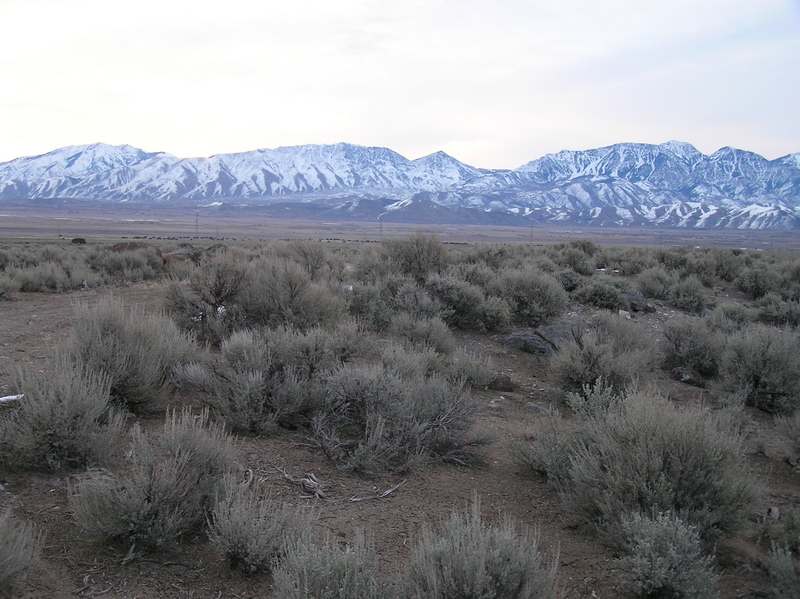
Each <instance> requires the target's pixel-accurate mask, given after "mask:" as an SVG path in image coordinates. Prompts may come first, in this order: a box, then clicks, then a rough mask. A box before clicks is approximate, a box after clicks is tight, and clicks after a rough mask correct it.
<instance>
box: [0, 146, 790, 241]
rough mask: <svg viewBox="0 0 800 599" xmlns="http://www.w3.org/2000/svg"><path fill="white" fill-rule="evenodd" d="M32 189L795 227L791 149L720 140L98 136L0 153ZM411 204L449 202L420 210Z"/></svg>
mask: <svg viewBox="0 0 800 599" xmlns="http://www.w3.org/2000/svg"><path fill="white" fill-rule="evenodd" d="M35 198H66V199H79V200H93V201H104V202H121V201H124V202H141V203H165V202H168V203H184V202H188V203H199V202H205V203H208V202H211V201H221V202H228V203H233V204H269V203H274V202H276V201H280V202H281V203H288V204H287V205H290V204H291V203H292V202H303V203H306V202H322V203H324V204H326V205H332V206H334V205H336V204H337V202H338V203H339V204H343V203H345V202H353V201H358V200H378V201H380V202H383V203H384V205H385V206H389V205H392V204H396V207H395V208H394V209H392V210H389V212H392V218H393V219H395V218H403V215H404V214H405V215H407V216H408V218H409V219H411V222H417V221H416V220H414V219H424V218H425V217H424V215H425V214H434V213H435V214H437V215H439V216H437V217H436V218H447V215H448V214H455V211H457V210H459V209H461V210H462V214H463V210H472V211H476V213H483V214H485V215H486V216H487V222H492V223H496V222H497V220H498V218H499V217H498V214H499V213H504V214H506V215H508V216H509V217H513V218H511V219H510V220H511V221H513V222H517V221H518V219H526V220H527V221H531V222H574V223H576V224H581V223H583V224H603V225H621V226H624V225H637V226H641V225H666V226H677V227H697V228H755V229H758V228H784V229H785V228H789V229H795V228H800V153H795V154H787V155H786V156H782V157H780V158H777V159H774V160H768V159H766V158H764V157H762V156H760V155H758V154H756V153H753V152H749V151H746V150H740V149H736V148H732V147H724V148H720V149H719V150H717V151H716V152H714V153H712V154H710V155H706V154H703V153H701V152H700V151H698V150H697V149H696V148H694V147H693V146H692V145H691V144H688V143H686V142H680V141H669V142H666V143H663V144H658V145H655V144H641V143H620V144H614V145H611V146H605V147H602V148H595V149H590V150H581V151H576V150H562V151H561V152H558V153H555V154H547V155H545V156H542V157H540V158H537V159H535V160H532V161H529V162H527V163H525V164H523V165H521V166H520V167H518V168H516V169H511V170H506V169H483V168H478V167H474V166H471V165H468V164H465V163H463V162H460V161H459V160H457V159H455V158H453V157H452V156H450V155H448V154H446V153H444V152H441V151H440V152H434V153H433V154H429V155H427V156H423V157H421V158H417V159H414V160H409V159H407V158H405V157H404V156H402V155H400V154H398V153H397V152H394V151H393V150H391V149H388V148H382V147H365V146H359V145H354V144H347V143H338V144H326V145H311V144H308V145H301V146H283V147H279V148H275V149H259V150H253V151H250V152H240V153H235V154H216V155H214V156H211V157H208V158H178V157H175V156H173V155H171V154H168V153H166V152H146V151H144V150H141V149H138V148H134V147H132V146H129V145H121V146H111V145H107V144H101V143H98V144H88V145H83V146H67V147H65V148H59V149H57V150H53V151H52V152H48V153H46V154H42V155H39V156H30V157H22V158H17V159H14V160H11V161H8V162H5V163H0V201H2V200H9V199H13V200H24V199H35ZM419 202H430V203H432V204H435V205H436V206H440V207H442V208H446V209H448V210H445V211H437V210H436V209H433V208H432V207H430V206H428V204H425V206H428V207H427V208H426V209H424V210H423V209H422V207H421V205H419ZM339 212H340V213H341V214H342V215H343V216H347V214H355V213H357V212H358V211H352V210H351V211H350V212H348V211H347V210H346V209H342V210H340V211H339ZM368 212H369V213H370V215H371V216H370V218H371V217H372V212H371V211H368ZM352 218H355V217H352ZM452 218H456V217H455V216H453V217H452ZM458 218H461V217H458ZM470 219H472V220H475V219H478V220H480V219H479V218H478V217H476V216H474V215H471V216H470ZM419 222H424V220H420V221H419Z"/></svg>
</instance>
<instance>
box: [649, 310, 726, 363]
mask: <svg viewBox="0 0 800 599" xmlns="http://www.w3.org/2000/svg"><path fill="white" fill-rule="evenodd" d="M724 343H725V341H724V338H723V337H722V336H721V335H720V334H719V333H714V332H713V331H711V330H709V329H708V328H707V327H706V326H704V323H703V321H700V320H698V319H696V318H690V317H682V318H676V319H674V320H670V321H668V322H666V323H665V324H664V343H663V344H662V347H663V350H664V365H665V367H666V368H668V369H669V368H674V367H676V366H683V367H685V368H691V369H692V370H695V371H697V372H698V373H700V374H701V375H703V376H716V374H717V372H718V370H719V361H720V358H721V356H722V352H723V350H724Z"/></svg>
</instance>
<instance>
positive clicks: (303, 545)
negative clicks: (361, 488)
mask: <svg viewBox="0 0 800 599" xmlns="http://www.w3.org/2000/svg"><path fill="white" fill-rule="evenodd" d="M273 588H274V594H275V599H382V598H383V597H387V596H388V589H387V588H386V587H385V585H382V584H381V583H380V582H379V581H378V561H377V555H376V553H375V550H374V548H373V547H372V545H371V544H370V543H369V542H368V541H367V540H366V538H365V536H364V535H363V534H359V535H358V536H357V537H356V540H355V542H354V543H353V544H348V545H345V546H344V547H342V546H340V545H339V544H338V543H335V542H334V541H332V540H331V539H330V538H328V539H327V540H326V541H324V542H322V543H317V542H314V541H313V540H311V539H308V538H298V539H294V540H291V541H290V542H289V543H287V544H286V549H285V555H284V557H283V559H282V560H281V561H280V562H279V564H278V566H277V567H276V568H275V570H274V572H273Z"/></svg>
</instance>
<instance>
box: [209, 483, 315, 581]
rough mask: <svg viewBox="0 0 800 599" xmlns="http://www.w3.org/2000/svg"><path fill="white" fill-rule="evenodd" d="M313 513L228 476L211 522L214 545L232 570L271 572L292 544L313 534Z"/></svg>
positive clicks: (211, 536) (210, 534)
mask: <svg viewBox="0 0 800 599" xmlns="http://www.w3.org/2000/svg"><path fill="white" fill-rule="evenodd" d="M313 525H314V517H313V514H310V513H309V512H308V511H304V510H302V508H300V507H297V506H290V505H289V504H287V503H278V502H277V501H275V500H274V499H272V498H269V497H267V498H260V497H258V495H257V494H256V492H255V490H253V489H249V488H246V487H244V486H243V484H242V483H241V482H239V481H238V480H234V479H233V478H232V477H228V478H227V479H226V481H225V491H224V493H223V494H222V496H221V497H220V498H219V499H218V501H217V502H216V504H215V505H214V510H213V511H212V513H211V518H210V521H209V532H208V536H209V540H210V541H211V545H212V546H213V547H214V548H215V549H216V550H217V551H219V552H220V553H222V554H223V555H224V556H225V557H226V558H227V560H228V562H229V564H230V566H231V569H239V570H241V571H243V572H244V573H246V574H254V573H256V572H269V571H270V570H272V568H273V566H274V565H275V563H276V560H277V559H278V558H279V557H281V556H282V554H283V551H284V549H285V547H286V545H287V543H288V544H291V543H292V542H294V541H296V540H297V539H303V538H306V537H308V536H309V535H310V531H311V529H312V527H313Z"/></svg>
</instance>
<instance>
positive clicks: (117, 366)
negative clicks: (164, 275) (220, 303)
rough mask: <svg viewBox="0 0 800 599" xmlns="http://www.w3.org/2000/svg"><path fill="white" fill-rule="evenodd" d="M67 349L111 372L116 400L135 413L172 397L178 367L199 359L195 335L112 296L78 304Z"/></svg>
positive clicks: (100, 372) (88, 364) (94, 366)
mask: <svg viewBox="0 0 800 599" xmlns="http://www.w3.org/2000/svg"><path fill="white" fill-rule="evenodd" d="M67 353H68V355H70V356H72V357H73V358H74V359H75V360H76V361H77V362H78V363H81V364H84V365H85V366H86V368H87V369H88V370H89V371H90V372H94V373H97V374H98V375H101V376H106V377H108V379H109V381H110V384H111V397H112V399H113V400H114V401H115V402H117V403H118V404H120V405H121V406H124V407H125V408H126V409H128V410H130V411H131V412H133V413H135V414H141V413H144V412H148V411H151V410H153V409H155V408H157V407H158V406H159V405H160V403H161V402H162V401H163V400H164V399H165V398H166V397H168V396H169V394H170V393H171V392H172V391H173V390H174V383H175V378H174V373H175V368H176V367H177V366H179V365H183V364H189V363H191V362H196V361H198V360H201V355H200V351H199V348H198V347H197V345H196V343H195V342H194V339H193V338H192V337H191V336H190V335H187V334H186V333H183V332H181V331H180V330H178V327H177V326H176V325H175V323H174V322H172V321H171V320H170V319H169V318H167V317H166V316H162V315H160V314H149V313H146V312H144V311H143V310H141V309H133V310H128V309H126V308H125V306H124V304H123V302H122V301H121V300H118V299H115V298H113V297H106V298H103V299H101V300H100V301H99V302H97V303H96V304H93V305H90V304H88V303H79V304H77V306H76V309H75V319H74V320H73V324H72V336H71V338H70V341H69V343H68V345H67Z"/></svg>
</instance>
